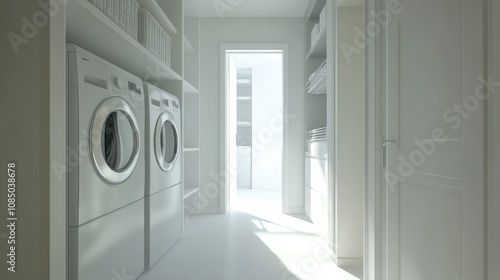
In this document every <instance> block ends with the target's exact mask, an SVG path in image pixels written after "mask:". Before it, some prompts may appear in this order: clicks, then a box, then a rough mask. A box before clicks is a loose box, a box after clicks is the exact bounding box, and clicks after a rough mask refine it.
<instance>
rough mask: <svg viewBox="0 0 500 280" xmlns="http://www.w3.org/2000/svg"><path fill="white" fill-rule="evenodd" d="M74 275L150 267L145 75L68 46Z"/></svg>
mask: <svg viewBox="0 0 500 280" xmlns="http://www.w3.org/2000/svg"><path fill="white" fill-rule="evenodd" d="M67 71H68V76H67V82H68V83H67V84H68V95H67V97H68V166H67V168H68V170H67V172H68V186H67V187H68V226H69V227H68V273H69V275H68V276H69V278H68V279H72V280H95V279H106V280H108V279H121V278H117V277H124V276H126V277H127V279H136V278H137V277H138V276H139V275H140V274H141V273H142V272H143V271H144V184H145V183H144V178H145V162H144V151H145V149H144V124H145V107H144V90H143V86H142V81H141V79H139V78H137V77H135V76H133V75H131V74H129V73H127V72H125V71H124V70H121V69H119V68H117V67H116V66H114V65H112V64H110V63H108V62H106V61H105V60H103V59H100V58H98V57H97V56H95V55H93V54H91V53H89V52H87V51H85V50H83V49H82V48H80V47H78V46H75V45H70V44H68V45H67Z"/></svg>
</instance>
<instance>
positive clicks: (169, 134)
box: [154, 112, 180, 172]
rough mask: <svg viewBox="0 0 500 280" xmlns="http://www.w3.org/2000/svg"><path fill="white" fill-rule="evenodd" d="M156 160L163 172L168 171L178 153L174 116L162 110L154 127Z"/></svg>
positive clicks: (177, 137)
mask: <svg viewBox="0 0 500 280" xmlns="http://www.w3.org/2000/svg"><path fill="white" fill-rule="evenodd" d="M154 141H155V143H154V145H155V154H156V161H157V162H158V165H159V166H160V168H161V169H162V170H163V171H165V172H170V171H171V170H172V168H174V166H175V161H176V160H177V156H178V154H179V148H180V144H179V134H178V130H177V125H176V124H175V119H174V117H173V116H172V115H171V114H170V113H168V112H164V113H163V114H161V115H160V117H159V118H158V121H157V122H156V128H155V137H154Z"/></svg>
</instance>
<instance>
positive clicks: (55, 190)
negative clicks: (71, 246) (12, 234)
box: [47, 0, 68, 279]
mask: <svg viewBox="0 0 500 280" xmlns="http://www.w3.org/2000/svg"><path fill="white" fill-rule="evenodd" d="M49 3H50V5H52V6H54V7H59V11H58V12H57V13H51V14H50V17H49V34H50V35H49V52H50V54H49V56H50V57H49V73H50V80H49V88H50V100H49V106H50V108H49V113H50V116H49V118H50V131H49V134H50V141H49V142H50V143H49V146H50V147H49V150H50V151H49V157H50V162H49V163H47V164H49V166H50V172H49V175H48V176H49V181H50V186H49V203H50V204H49V231H50V232H49V252H48V256H49V276H48V279H67V261H68V260H67V257H66V255H67V251H66V250H67V244H66V242H67V205H66V194H67V191H66V180H67V178H66V173H64V172H63V173H61V172H59V171H57V170H56V168H52V164H56V163H62V164H65V163H66V153H67V152H66V149H67V147H66V145H67V143H66V118H65V117H62V118H61V116H66V109H67V106H66V2H65V1H60V0H49Z"/></svg>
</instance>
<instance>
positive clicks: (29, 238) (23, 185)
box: [0, 0, 64, 280]
mask: <svg viewBox="0 0 500 280" xmlns="http://www.w3.org/2000/svg"><path fill="white" fill-rule="evenodd" d="M37 2H38V1H3V2H2V7H1V9H0V36H1V38H2V40H0V50H1V51H0V61H1V63H0V83H1V84H2V93H1V96H2V101H0V131H1V135H2V137H1V140H0V143H1V145H0V159H1V161H0V162H1V163H0V168H1V170H2V171H1V172H0V182H2V183H1V184H2V188H1V191H0V205H1V208H2V211H0V220H1V221H2V226H1V227H0V252H1V254H0V263H2V268H1V269H0V279H12V280H17V279H19V280H21V279H40V280H48V279H49V278H50V277H49V250H50V248H49V187H50V183H49V176H50V166H51V162H50V154H49V151H50V149H49V131H50V128H51V126H52V125H51V124H50V123H49V120H50V119H49V109H50V104H49V101H50V90H49V79H50V77H49V52H50V49H49V26H48V24H45V25H42V26H40V28H37V31H36V32H35V31H33V29H29V28H26V29H27V30H29V31H26V32H27V33H28V35H29V39H28V40H27V43H25V44H24V43H22V44H20V46H19V52H18V53H16V52H15V51H14V50H13V48H12V45H11V44H10V42H9V40H8V39H7V34H9V33H10V32H13V33H15V34H17V35H18V36H23V33H22V28H23V24H24V23H23V21H21V19H22V18H23V17H26V19H27V20H28V21H30V22H33V21H32V18H33V15H34V14H35V13H38V15H40V13H43V9H42V8H41V7H40V6H39V5H38V4H37ZM42 2H43V3H47V2H48V1H46V0H44V1H42ZM44 15H46V14H45V13H44ZM41 17H42V16H39V18H41ZM23 37H24V36H23ZM24 39H26V38H24ZM62 54H64V53H62ZM11 161H12V162H15V163H16V179H17V188H16V201H17V204H16V216H17V218H18V221H17V226H16V256H17V264H16V272H15V273H12V272H9V271H7V263H6V261H7V253H8V250H7V248H8V246H11V245H8V244H7V234H8V232H7V230H8V229H7V227H6V225H7V220H6V218H7V211H6V210H7V209H6V207H7V163H8V162H11ZM4 207H5V208H4ZM61 265H64V264H61ZM54 279H55V278H54Z"/></svg>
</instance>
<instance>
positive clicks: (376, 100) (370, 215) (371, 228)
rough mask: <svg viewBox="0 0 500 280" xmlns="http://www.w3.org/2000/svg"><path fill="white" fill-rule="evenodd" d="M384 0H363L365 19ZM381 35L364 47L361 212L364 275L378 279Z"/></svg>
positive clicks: (379, 253)
mask: <svg viewBox="0 0 500 280" xmlns="http://www.w3.org/2000/svg"><path fill="white" fill-rule="evenodd" d="M382 2H383V0H364V5H363V14H364V15H363V17H364V23H365V25H366V23H368V22H370V21H373V17H372V16H371V15H370V12H371V13H373V12H375V13H377V12H378V11H380V10H382ZM383 37H384V35H383V34H381V35H379V36H377V37H376V38H375V39H374V40H373V42H372V43H371V44H368V45H367V46H366V47H365V49H364V77H363V79H364V99H365V108H364V110H365V120H364V122H365V127H364V133H365V137H364V149H365V166H364V168H365V172H364V187H363V188H364V189H363V191H364V196H363V200H364V201H363V203H364V213H363V217H364V218H363V227H364V230H363V231H364V232H363V240H364V241H363V243H364V244H363V279H364V280H379V279H381V276H382V274H381V270H382V262H381V256H382V255H381V249H382V244H381V241H382V239H381V238H382V232H381V218H382V216H381V194H380V192H381V178H380V172H381V168H380V164H378V163H379V162H380V160H381V158H380V152H381V151H380V146H379V145H378V141H377V140H379V139H378V137H379V135H382V114H381V111H380V110H379V108H380V106H381V104H382V78H381V72H380V71H378V70H379V69H381V68H382V67H383V65H382V62H383V61H384V60H385V59H386V56H385V53H384V52H383V47H384V46H383Z"/></svg>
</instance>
